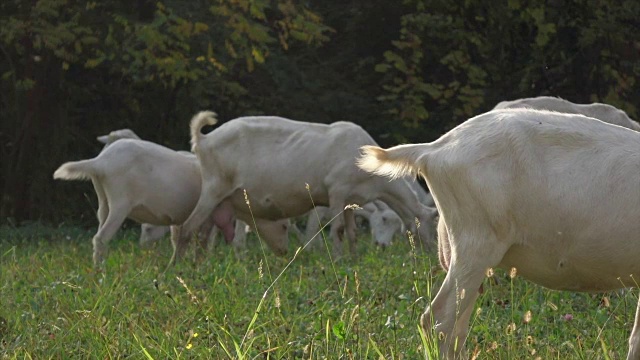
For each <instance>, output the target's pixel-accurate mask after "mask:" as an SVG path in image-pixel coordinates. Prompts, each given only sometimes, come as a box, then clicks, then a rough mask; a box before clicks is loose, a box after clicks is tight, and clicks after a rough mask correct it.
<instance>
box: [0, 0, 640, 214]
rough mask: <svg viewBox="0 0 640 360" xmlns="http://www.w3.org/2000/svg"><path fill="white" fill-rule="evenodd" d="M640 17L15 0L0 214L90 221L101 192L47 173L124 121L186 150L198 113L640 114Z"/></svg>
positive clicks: (572, 11) (438, 130)
mask: <svg viewBox="0 0 640 360" xmlns="http://www.w3.org/2000/svg"><path fill="white" fill-rule="evenodd" d="M638 15H640V3H638V2H637V1H635V0H622V1H596V0H548V1H541V0H531V1H526V0H501V1H493V2H477V1H465V2H456V1H445V0H424V1H418V0H413V1H403V2H389V1H387V2H372V1H362V0H352V1H335V0H325V1H308V2H298V1H293V0H196V1H189V2H183V1H175V0H169V1H164V2H154V1H148V0H134V1H130V2H121V1H113V0H106V1H89V2H85V1H72V0H40V1H27V0H8V1H3V2H1V3H0V59H1V61H0V117H1V123H0V167H1V169H2V174H1V177H0V191H1V192H2V193H1V195H0V196H1V198H0V219H1V220H0V221H1V222H2V223H5V222H7V221H9V222H14V223H20V222H22V221H25V220H36V221H37V220H43V221H47V222H61V221H69V220H70V219H76V220H77V219H80V218H84V219H87V220H90V222H91V223H93V213H92V209H93V208H95V206H96V205H95V199H94V197H93V195H92V188H91V185H90V184H89V183H84V184H80V183H62V182H54V181H53V180H52V179H51V175H52V173H53V170H55V168H56V167H57V166H59V165H60V164H61V163H63V162H64V161H68V160H77V159H81V158H88V157H93V156H95V155H96V154H97V153H98V152H99V151H100V148H101V146H100V144H98V143H97V141H96V140H95V137H96V136H97V135H102V134H106V133H108V132H109V131H111V130H115V129H119V128H125V127H127V128H131V129H133V130H134V131H136V133H138V134H139V135H140V136H141V137H142V138H144V139H148V140H151V141H154V142H158V143H160V144H163V145H166V146H169V147H171V148H174V149H187V148H188V134H187V132H188V129H187V123H188V121H189V119H190V117H191V115H192V114H194V113H195V112H197V111H199V110H202V109H212V110H214V111H216V112H217V113H218V114H219V115H220V118H221V120H222V121H225V120H228V119H231V118H233V117H236V116H241V115H250V114H271V115H281V116H285V117H290V118H294V119H299V120H305V121H313V122H324V123H329V122H333V121H336V120H348V121H353V122H356V123H358V124H360V125H362V126H363V127H365V129H367V130H368V131H369V132H370V133H371V134H372V135H373V136H374V137H375V138H376V139H377V140H378V141H379V142H380V143H381V144H383V145H392V144H396V143H399V142H425V141H431V140H433V139H435V138H437V137H438V136H439V135H441V134H442V133H443V132H445V131H446V130H448V129H450V128H452V127H453V126H455V125H456V124H458V123H460V122H462V121H464V120H465V119H467V118H468V117H471V116H473V115H476V114H479V113H481V112H484V111H486V110H488V109H490V108H492V107H493V106H494V105H495V103H497V102H499V101H502V100H507V99H514V98H519V97H526V96H538V95H554V96H561V97H564V98H566V99H568V100H571V101H574V102H593V101H601V102H607V103H610V104H612V105H615V106H618V107H620V108H622V109H624V110H626V111H627V112H628V113H629V114H630V115H631V116H632V117H633V118H636V119H637V118H638V115H639V114H638V109H637V107H638V106H639V105H640V102H639V100H638V94H640V86H639V85H638V83H637V78H638V76H639V75H640V38H639V37H638V35H637V34H639V33H640V27H639V26H638V22H637V17H638ZM80 215H82V217H81V216H80Z"/></svg>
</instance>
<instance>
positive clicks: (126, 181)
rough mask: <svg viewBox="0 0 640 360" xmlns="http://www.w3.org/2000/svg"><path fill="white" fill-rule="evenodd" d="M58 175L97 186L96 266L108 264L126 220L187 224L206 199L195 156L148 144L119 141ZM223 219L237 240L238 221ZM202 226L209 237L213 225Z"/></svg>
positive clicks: (68, 165) (62, 168) (61, 169)
mask: <svg viewBox="0 0 640 360" xmlns="http://www.w3.org/2000/svg"><path fill="white" fill-rule="evenodd" d="M176 174H180V176H176ZM53 177H54V179H64V180H89V179H90V180H91V181H92V183H93V187H94V189H95V191H96V195H97V197H98V214H97V215H98V220H99V222H100V224H99V227H98V232H97V233H96V234H95V236H94V237H93V246H94V248H93V251H94V253H93V259H94V263H95V264H96V265H98V264H100V263H101V262H102V261H103V260H104V256H105V255H106V251H107V243H108V242H109V240H111V238H112V237H113V235H115V233H116V231H117V230H118V229H119V228H120V226H121V225H122V222H123V221H124V220H125V219H126V218H130V219H132V220H135V221H137V222H139V223H149V224H155V225H177V224H181V223H182V222H184V221H185V220H186V218H187V217H188V215H189V214H190V213H191V210H193V208H194V207H195V204H196V202H197V200H198V196H199V195H200V192H199V189H200V182H201V177H200V169H199V166H198V162H197V160H196V158H195V157H193V156H192V157H188V156H184V155H183V154H180V153H178V152H176V151H173V150H171V149H168V148H166V147H164V146H161V145H158V144H154V143H152V142H148V141H144V140H135V139H121V140H118V141H115V142H114V143H112V144H110V145H108V146H107V147H106V148H105V149H104V150H103V151H102V152H100V154H99V155H98V156H97V157H95V158H93V159H89V160H81V161H74V162H68V163H65V164H63V165H62V166H60V167H59V168H58V169H57V170H56V171H55V173H54V174H53ZM208 215H210V214H208ZM219 220H220V225H221V226H222V228H223V229H226V230H225V236H227V237H229V239H231V238H232V237H233V228H231V229H230V230H229V226H230V225H229V221H232V219H219ZM201 225H202V226H203V229H204V230H203V231H204V233H208V231H209V229H210V228H211V226H212V224H211V223H208V222H205V221H203V223H202V224H201ZM231 226H232V225H231Z"/></svg>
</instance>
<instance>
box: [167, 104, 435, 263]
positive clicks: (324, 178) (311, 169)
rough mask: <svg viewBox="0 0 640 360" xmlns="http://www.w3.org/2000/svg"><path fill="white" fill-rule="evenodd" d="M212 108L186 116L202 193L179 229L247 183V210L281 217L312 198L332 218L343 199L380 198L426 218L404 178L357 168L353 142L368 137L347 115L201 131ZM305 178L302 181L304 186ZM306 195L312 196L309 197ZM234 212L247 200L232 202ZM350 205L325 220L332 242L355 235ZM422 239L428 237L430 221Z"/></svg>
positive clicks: (263, 120) (410, 216)
mask: <svg viewBox="0 0 640 360" xmlns="http://www.w3.org/2000/svg"><path fill="white" fill-rule="evenodd" d="M214 115H215V114H213V113H212V112H201V113H199V114H196V116H194V118H193V119H192V121H191V134H192V150H193V151H194V153H196V155H197V156H198V159H199V160H200V166H201V169H202V177H203V179H204V181H203V184H202V192H201V196H200V199H199V201H198V205H197V206H196V208H195V209H194V211H193V213H192V214H191V215H190V216H189V219H187V221H186V222H185V223H184V227H183V229H182V231H183V233H184V232H187V231H190V230H192V229H194V228H196V227H197V226H198V225H199V224H200V223H202V221H203V220H204V219H205V218H206V215H207V213H209V212H211V211H212V210H213V209H215V208H216V206H218V204H219V203H220V202H221V201H223V200H224V199H226V198H228V197H229V196H232V195H233V194H234V193H237V192H240V191H242V190H243V189H246V191H247V194H248V198H249V200H250V201H251V210H252V212H253V215H254V216H257V217H261V218H265V219H272V220H276V219H283V218H291V217H296V216H301V215H303V214H305V213H307V212H308V211H309V210H311V209H312V208H313V206H314V202H315V205H320V206H329V208H330V210H329V217H330V218H333V217H334V216H335V215H337V214H339V213H340V212H341V211H343V209H344V208H345V205H347V204H354V203H355V204H363V203H367V202H369V201H373V200H376V199H378V198H379V199H381V200H383V201H384V202H386V203H387V204H388V205H389V206H390V207H391V208H392V209H393V210H394V211H396V212H397V213H398V214H399V215H401V216H402V218H403V220H404V221H405V223H408V224H411V223H413V221H414V217H418V218H419V219H420V221H421V222H422V223H428V222H432V221H433V217H434V215H435V210H434V209H430V208H427V207H426V206H423V205H422V204H420V203H419V201H418V199H417V197H416V194H415V193H414V192H413V191H412V190H411V187H410V186H409V185H408V183H407V182H406V181H405V180H402V179H400V180H398V181H392V182H389V181H388V180H386V179H383V178H380V177H373V176H371V175H369V174H367V173H365V172H364V171H361V170H360V169H358V168H357V167H356V165H355V159H356V157H357V156H358V154H359V148H360V146H362V145H366V144H371V145H373V144H375V142H374V140H373V139H372V138H371V136H369V134H368V133H367V132H366V131H364V130H363V129H362V128H361V127H359V126H357V125H355V124H353V123H349V122H336V123H334V124H331V125H325V124H313V123H306V122H300V121H293V120H289V119H284V118H280V117H274V116H257V117H242V118H237V119H235V120H231V121H229V122H227V123H225V124H223V125H221V126H220V127H219V128H217V129H216V130H214V131H212V132H210V133H209V134H207V135H203V134H201V133H200V130H201V128H202V127H203V126H204V125H205V124H208V123H213V122H215V118H214ZM305 184H308V189H307V186H306V185H305ZM311 199H313V202H312V201H311ZM234 208H235V210H236V212H237V215H238V217H239V218H240V219H242V220H245V219H246V218H247V216H248V212H247V206H246V205H245V204H244V200H243V199H242V203H237V202H234ZM354 228H355V221H354V220H353V211H352V210H350V209H347V210H344V216H343V217H338V218H336V220H335V222H334V223H333V224H332V226H331V237H332V238H333V239H334V243H335V245H336V246H334V248H335V249H338V248H339V245H340V243H341V240H342V231H343V229H346V234H347V238H348V240H349V241H348V242H349V244H350V248H351V249H352V246H353V244H354V242H355V232H354V231H355V229H354ZM419 230H420V231H421V238H422V239H424V240H425V241H430V240H433V239H434V234H432V233H429V227H421V228H420V229H419ZM186 239H187V237H186V236H182V237H181V241H180V243H178V244H176V252H175V254H174V255H175V256H174V258H175V257H179V256H180V255H181V252H183V251H184V250H183V249H184V246H185V243H186Z"/></svg>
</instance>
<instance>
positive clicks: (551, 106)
mask: <svg viewBox="0 0 640 360" xmlns="http://www.w3.org/2000/svg"><path fill="white" fill-rule="evenodd" d="M522 107H524V108H530V109H538V110H551V111H558V112H563V113H569V114H582V115H586V116H589V117H592V118H595V119H598V120H601V121H604V122H606V123H609V124H614V125H619V126H623V127H626V128H629V129H631V130H635V131H640V124H638V123H637V122H636V121H634V120H631V118H629V116H628V115H627V113H626V112H624V111H623V110H620V109H618V108H616V107H614V106H611V105H608V104H603V103H593V104H574V103H572V102H570V101H567V100H564V99H561V98H557V97H552V96H538V97H534V98H524V99H517V100H512V101H502V102H500V103H498V105H496V106H495V107H494V108H493V109H494V110H498V109H514V108H522Z"/></svg>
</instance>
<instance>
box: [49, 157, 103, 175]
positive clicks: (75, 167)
mask: <svg viewBox="0 0 640 360" xmlns="http://www.w3.org/2000/svg"><path fill="white" fill-rule="evenodd" d="M93 176H95V169H94V167H93V159H89V160H80V161H70V162H66V163H64V164H62V166H60V167H59V168H58V170H56V171H55V172H54V173H53V178H54V179H60V180H91V178H92V177H93Z"/></svg>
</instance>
